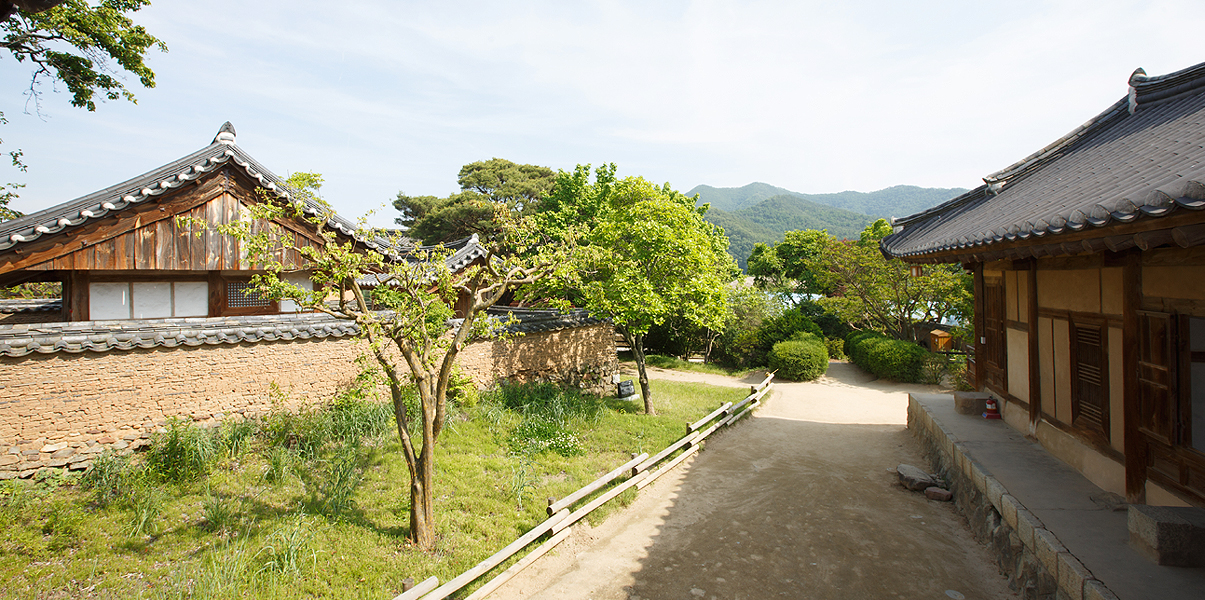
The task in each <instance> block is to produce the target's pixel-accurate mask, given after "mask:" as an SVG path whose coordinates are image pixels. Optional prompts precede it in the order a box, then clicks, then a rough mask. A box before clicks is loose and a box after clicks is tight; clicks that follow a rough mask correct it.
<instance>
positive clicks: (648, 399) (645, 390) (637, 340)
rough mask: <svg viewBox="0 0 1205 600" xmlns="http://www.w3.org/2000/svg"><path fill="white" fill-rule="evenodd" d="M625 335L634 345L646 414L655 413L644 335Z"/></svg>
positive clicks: (633, 352)
mask: <svg viewBox="0 0 1205 600" xmlns="http://www.w3.org/2000/svg"><path fill="white" fill-rule="evenodd" d="M624 337H627V338H628V344H630V345H631V346H632V356H634V357H636V371H637V372H638V373H639V374H640V375H639V381H640V395H641V396H642V397H643V398H644V414H646V415H655V414H657V410H656V409H654V408H653V392H652V390H650V389H649V374H648V371H647V370H646V369H645V367H644V335H642V334H637V335H633V336H628V335H625V336H624Z"/></svg>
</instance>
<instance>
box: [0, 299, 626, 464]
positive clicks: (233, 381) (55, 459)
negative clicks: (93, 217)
mask: <svg viewBox="0 0 1205 600" xmlns="http://www.w3.org/2000/svg"><path fill="white" fill-rule="evenodd" d="M363 350H364V347H363V344H362V343H361V342H358V341H356V340H353V339H351V338H347V337H342V338H333V337H332V338H324V339H312V340H293V341H260V342H254V343H248V342H243V343H237V344H219V345H201V346H192V347H190V346H179V347H175V348H164V347H158V348H148V349H134V350H112V351H108V352H81V353H78V354H70V353H66V352H57V353H52V354H37V353H35V354H29V355H26V356H21V357H0V479H9V478H13V477H18V476H26V477H27V476H30V475H33V474H34V473H36V472H37V471H38V470H40V469H43V468H52V467H71V468H86V467H87V465H88V464H90V462H89V461H90V459H91V457H92V456H93V455H94V454H96V453H98V452H101V451H103V450H104V449H105V448H107V447H112V448H117V449H126V448H138V447H140V446H142V445H144V444H146V443H147V441H148V440H149V438H150V436H151V434H152V433H153V432H154V431H155V430H157V429H158V428H160V427H162V426H163V425H164V424H165V422H166V421H167V419H169V418H186V419H191V420H193V421H196V422H198V423H200V424H202V425H213V424H216V423H217V422H220V421H221V420H223V419H227V418H236V419H237V418H245V417H248V416H253V415H256V414H262V413H265V412H267V411H269V410H271V409H272V407H273V394H272V389H273V386H276V387H277V388H279V389H280V390H281V392H283V393H282V394H276V398H277V402H278V403H281V404H283V405H284V407H285V408H293V409H295V408H297V407H299V406H301V405H303V404H306V403H315V402H324V401H326V400H329V399H330V398H331V397H332V396H333V395H334V393H335V392H336V390H337V389H338V388H339V387H340V386H342V385H344V384H345V383H347V382H348V381H350V380H351V379H352V378H353V377H355V376H356V374H357V373H358V372H359V370H360V366H359V365H357V364H356V362H355V359H356V358H357V357H358V356H360V355H361V354H362V352H363ZM459 363H460V365H461V368H462V369H464V372H465V373H466V374H467V375H469V376H470V377H472V379H473V380H474V382H475V383H477V385H478V386H479V387H487V386H489V385H492V384H493V383H494V382H496V381H498V380H500V379H505V380H511V381H522V382H527V381H555V382H559V383H563V384H567V385H572V386H575V387H580V388H582V389H586V390H589V391H595V392H602V391H604V390H605V389H607V387H608V385H609V383H610V378H611V374H612V373H614V372H615V370H616V369H617V367H618V365H617V361H616V353H615V343H614V333H613V329H612V328H611V326H610V324H608V323H595V324H591V325H586V326H580V327H571V328H565V329H559V330H554V331H543V332H535V333H528V334H526V335H519V336H516V337H513V338H511V339H510V340H507V341H487V342H479V343H476V344H471V345H469V346H468V347H466V348H465V349H464V350H463V351H462V352H461V355H460V357H459ZM382 397H387V395H382Z"/></svg>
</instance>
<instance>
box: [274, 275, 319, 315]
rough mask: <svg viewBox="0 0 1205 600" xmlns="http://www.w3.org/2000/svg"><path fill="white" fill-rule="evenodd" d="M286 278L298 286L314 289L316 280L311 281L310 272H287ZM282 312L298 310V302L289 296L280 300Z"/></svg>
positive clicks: (309, 290)
mask: <svg viewBox="0 0 1205 600" xmlns="http://www.w3.org/2000/svg"><path fill="white" fill-rule="evenodd" d="M284 280H285V281H287V282H288V283H291V284H293V285H295V286H297V287H300V288H301V289H303V290H306V291H307V292H312V291H314V282H313V281H310V276H309V274H308V273H286V274H285V276H284ZM280 312H282V313H288V312H298V307H297V303H296V302H293V301H292V300H289V299H287V298H286V299H282V300H281V301H280Z"/></svg>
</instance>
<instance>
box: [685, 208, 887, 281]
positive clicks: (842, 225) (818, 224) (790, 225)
mask: <svg viewBox="0 0 1205 600" xmlns="http://www.w3.org/2000/svg"><path fill="white" fill-rule="evenodd" d="M704 216H705V217H706V219H707V220H708V221H711V222H712V223H715V224H716V225H719V226H720V227H723V228H724V232H725V233H726V234H728V252H729V253H730V254H732V257H733V258H735V259H736V262H737V263H738V264H739V265H740V266H741V268H742V269H744V268H745V261H747V260H749V253H750V252H752V251H753V245H754V244H756V243H758V242H762V243H765V244H773V243H775V242H780V241H782V239H783V236H784V235H785V234H786V232H788V231H794V230H796V229H827V230H828V232H829V233H830V234H832V235H834V236H836V237H838V238H842V239H845V238H856V237H858V235H859V234H860V233H862V230H863V229H865V228H866V226H867V225H869V224H870V223H871V221H873V219H871V218H870V217H868V216H866V215H863V214H859V213H855V212H851V211H848V210H841V209H839V208H833V207H831V206H823V205H820V204H816V203H814V202H808V201H807V200H804V199H802V198H800V197H798V196H791V195H785V194H784V195H778V196H771V197H769V198H766V199H764V200H762V201H761V202H758V203H757V204H754V205H753V206H749V207H747V208H742V209H740V210H735V211H732V212H728V211H725V210H721V209H717V208H715V207H714V206H713V207H712V208H711V210H708V211H707V214H706V215H704Z"/></svg>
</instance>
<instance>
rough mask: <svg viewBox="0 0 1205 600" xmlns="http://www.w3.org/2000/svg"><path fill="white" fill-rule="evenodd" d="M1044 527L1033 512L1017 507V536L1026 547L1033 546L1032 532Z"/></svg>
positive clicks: (1031, 547)
mask: <svg viewBox="0 0 1205 600" xmlns="http://www.w3.org/2000/svg"><path fill="white" fill-rule="evenodd" d="M1044 527H1045V525H1043V524H1042V520H1041V519H1039V518H1037V517H1036V516H1034V514H1033V513H1031V512H1029V511H1028V510H1027V509H1025V508H1024V507H1018V508H1017V537H1019V538H1021V543H1022V544H1025V547H1026V548H1029V549H1030V550H1033V548H1034V546H1035V542H1034V539H1033V534H1034V532H1035V531H1037V530H1039V529H1042V528H1044Z"/></svg>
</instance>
